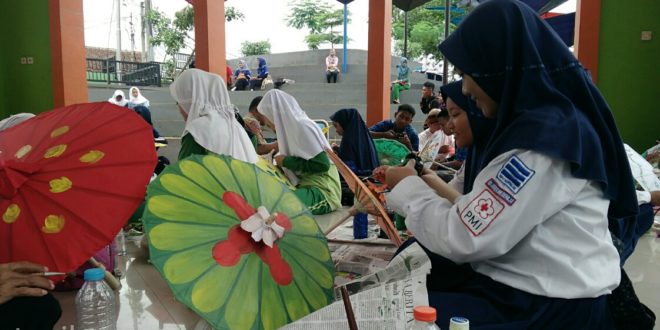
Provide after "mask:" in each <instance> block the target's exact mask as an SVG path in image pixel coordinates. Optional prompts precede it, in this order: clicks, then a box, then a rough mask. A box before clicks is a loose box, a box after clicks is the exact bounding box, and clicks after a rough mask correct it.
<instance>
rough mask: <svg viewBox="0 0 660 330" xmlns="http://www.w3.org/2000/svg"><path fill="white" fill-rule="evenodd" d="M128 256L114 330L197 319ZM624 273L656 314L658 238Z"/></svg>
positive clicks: (136, 250)
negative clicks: (115, 328) (626, 272)
mask: <svg viewBox="0 0 660 330" xmlns="http://www.w3.org/2000/svg"><path fill="white" fill-rule="evenodd" d="M345 215H346V209H343V210H341V211H339V212H336V213H335V214H333V215H331V216H321V217H318V218H317V220H318V222H319V225H320V226H321V229H322V230H324V229H326V228H328V227H329V226H331V225H332V224H333V223H336V222H337V221H338V220H339V219H341V218H344V216H345ZM127 248H128V249H127V250H128V252H129V253H128V255H127V256H125V257H121V262H122V263H123V264H122V265H121V266H122V269H123V270H124V275H125V276H124V277H122V278H121V283H122V289H121V291H120V292H119V306H120V308H119V315H118V322H117V329H118V330H129V329H134V330H138V329H139V330H152V329H154V330H155V329H188V330H193V329H195V326H196V325H197V323H198V321H199V320H200V318H199V317H198V316H197V315H196V314H195V313H194V312H192V311H191V310H189V309H188V308H186V306H184V305H183V304H181V303H179V302H178V301H176V300H175V299H174V296H173V295H172V292H171V291H170V289H169V288H168V287H167V284H166V283H165V282H164V281H163V279H162V278H161V276H160V274H159V273H158V271H157V270H156V269H155V268H154V267H153V266H151V265H150V264H149V263H148V261H147V251H146V248H140V247H138V246H137V244H136V242H135V241H129V242H127ZM625 268H626V270H627V271H628V274H629V276H630V278H631V280H632V281H633V283H634V285H635V289H636V291H637V294H638V295H639V298H640V299H641V301H642V302H644V303H645V304H646V305H648V306H649V308H651V309H652V310H653V311H654V312H655V313H656V315H660V238H657V237H656V235H655V234H653V233H648V234H647V235H645V236H644V237H643V238H642V239H641V240H640V242H639V244H638V246H637V249H636V251H635V253H634V254H633V255H632V257H631V258H630V259H629V261H628V262H627V264H626V267H625ZM56 297H57V298H58V299H59V301H60V303H61V305H62V309H63V315H62V318H61V319H60V322H59V323H58V324H57V326H56V327H55V329H56V330H59V329H62V330H65V329H66V330H69V329H72V328H71V326H72V325H73V324H74V323H75V308H74V298H75V292H58V293H56Z"/></svg>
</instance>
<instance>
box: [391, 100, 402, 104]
mask: <svg viewBox="0 0 660 330" xmlns="http://www.w3.org/2000/svg"><path fill="white" fill-rule="evenodd" d="M392 104H401V102H399V100H394V101H392Z"/></svg>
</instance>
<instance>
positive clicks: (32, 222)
mask: <svg viewBox="0 0 660 330" xmlns="http://www.w3.org/2000/svg"><path fill="white" fill-rule="evenodd" d="M18 197H19V198H21V199H22V200H23V205H26V206H29V205H30V204H29V203H28V202H27V199H26V198H25V197H24V196H22V195H18ZM26 211H27V213H28V214H29V215H30V217H29V218H30V219H34V221H29V222H30V224H31V225H32V226H33V227H36V231H37V232H39V233H40V232H41V228H39V227H38V226H37V224H36V221H38V220H37V217H36V216H35V215H34V213H32V209H31V208H30V207H27V208H26ZM37 236H38V237H39V238H40V239H41V241H42V243H43V244H44V246H45V247H46V251H48V255H49V256H50V258H51V260H53V263H54V264H55V265H58V262H57V258H55V256H54V255H53V254H52V253H51V252H50V247H49V246H48V243H47V242H46V238H45V237H44V236H43V235H41V234H40V235H37ZM12 239H13V237H12ZM58 268H59V265H58ZM60 270H64V271H69V270H70V269H51V270H50V271H60Z"/></svg>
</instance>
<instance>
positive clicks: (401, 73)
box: [396, 56, 410, 81]
mask: <svg viewBox="0 0 660 330" xmlns="http://www.w3.org/2000/svg"><path fill="white" fill-rule="evenodd" d="M396 68H397V71H398V72H397V78H396V79H397V80H405V81H408V79H409V78H408V76H409V75H410V68H409V67H408V59H407V58H405V57H403V56H402V57H401V64H399V65H397V66H396Z"/></svg>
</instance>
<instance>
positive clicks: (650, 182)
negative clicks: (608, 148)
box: [623, 144, 660, 191]
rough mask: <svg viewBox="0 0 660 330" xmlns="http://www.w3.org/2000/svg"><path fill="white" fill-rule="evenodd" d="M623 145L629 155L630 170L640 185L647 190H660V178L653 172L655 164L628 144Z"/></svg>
mask: <svg viewBox="0 0 660 330" xmlns="http://www.w3.org/2000/svg"><path fill="white" fill-rule="evenodd" d="M623 146H624V148H625V149H626V154H627V155H628V162H629V163H630V170H631V171H632V174H633V177H634V178H635V181H637V183H638V184H639V186H640V187H641V188H642V189H644V190H645V191H655V190H660V180H658V176H657V175H656V174H655V173H654V172H653V166H652V165H651V164H650V163H649V162H647V161H646V159H644V157H642V156H641V155H640V154H638V153H637V151H635V150H634V149H633V148H631V147H630V146H628V145H627V144H624V145H623Z"/></svg>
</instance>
